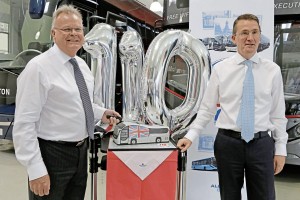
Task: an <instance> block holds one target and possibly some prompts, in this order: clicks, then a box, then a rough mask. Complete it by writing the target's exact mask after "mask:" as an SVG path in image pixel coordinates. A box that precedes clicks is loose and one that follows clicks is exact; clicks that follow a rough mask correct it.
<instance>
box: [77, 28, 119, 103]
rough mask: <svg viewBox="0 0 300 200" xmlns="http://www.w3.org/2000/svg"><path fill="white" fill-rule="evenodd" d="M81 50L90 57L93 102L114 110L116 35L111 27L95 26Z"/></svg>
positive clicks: (87, 35) (86, 37)
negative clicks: (93, 82)
mask: <svg viewBox="0 0 300 200" xmlns="http://www.w3.org/2000/svg"><path fill="white" fill-rule="evenodd" d="M83 48H84V49H85V50H86V51H87V52H88V53H90V54H91V55H92V58H93V59H92V67H91V68H92V69H91V70H92V72H93V74H94V77H95V88H94V102H95V103H98V104H99V105H103V106H104V107H105V108H108V109H114V108H115V83H116V68H117V54H116V50H117V35H116V31H115V28H114V27H112V26H111V25H108V24H105V23H100V24H96V25H95V26H94V27H93V28H92V29H91V30H90V32H88V33H87V34H86V36H85V43H84V45H83Z"/></svg>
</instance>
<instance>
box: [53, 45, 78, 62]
mask: <svg viewBox="0 0 300 200" xmlns="http://www.w3.org/2000/svg"><path fill="white" fill-rule="evenodd" d="M52 48H53V51H54V53H55V55H57V59H59V60H61V62H62V63H64V64H66V63H68V62H69V60H70V59H71V58H73V57H70V56H68V55H67V54H65V53H64V52H63V51H62V50H60V49H59V48H58V46H57V45H56V44H54V45H53V47H52ZM75 57H76V56H75ZM75 57H74V58H75Z"/></svg>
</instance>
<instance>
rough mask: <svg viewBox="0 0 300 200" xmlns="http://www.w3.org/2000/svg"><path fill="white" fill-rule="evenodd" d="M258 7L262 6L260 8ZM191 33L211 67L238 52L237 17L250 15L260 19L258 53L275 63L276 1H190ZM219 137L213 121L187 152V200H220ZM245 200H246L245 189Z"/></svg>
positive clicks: (243, 190) (244, 189)
mask: <svg viewBox="0 0 300 200" xmlns="http://www.w3.org/2000/svg"><path fill="white" fill-rule="evenodd" d="M257 5H259V6H257ZM189 6H190V7H189V29H190V32H191V34H192V35H193V36H195V37H196V38H199V39H200V40H202V42H203V44H204V45H205V46H206V47H207V49H208V50H209V53H210V56H211V64H212V66H211V67H213V66H214V65H215V64H216V63H218V62H220V61H222V60H223V59H225V58H227V57H230V56H232V55H233V54H235V53H236V51H237V48H236V46H235V45H234V44H233V43H232V41H231V35H232V27H233V22H234V20H235V19H236V18H237V16H239V15H241V14H244V13H251V14H254V15H256V16H258V18H259V20H260V26H261V30H262V37H261V43H260V45H259V48H258V52H259V54H260V56H261V57H264V58H267V59H270V60H273V40H274V39H273V38H274V1H271V0H266V1H260V0H253V1H251V4H249V2H248V1H246V0H226V1H224V0H210V1H203V0H190V5H189ZM216 134H217V128H216V127H215V125H214V120H212V121H211V123H209V124H208V125H207V127H206V129H205V130H204V131H203V132H202V133H201V134H200V135H199V137H198V138H197V139H196V140H195V141H194V142H193V144H192V146H191V147H190V149H189V150H188V160H187V186H186V194H187V196H186V199H188V200H199V199H209V200H218V199H220V191H219V189H220V188H219V183H218V173H217V166H216V161H215V158H214V152H213V144H214V140H215V137H216ZM242 199H243V200H245V199H247V195H246V187H245V185H244V187H243V188H242Z"/></svg>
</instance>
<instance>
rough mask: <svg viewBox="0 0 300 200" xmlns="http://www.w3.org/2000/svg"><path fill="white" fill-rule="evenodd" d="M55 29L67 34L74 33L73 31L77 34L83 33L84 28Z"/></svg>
mask: <svg viewBox="0 0 300 200" xmlns="http://www.w3.org/2000/svg"><path fill="white" fill-rule="evenodd" d="M55 29H57V30H60V31H62V32H65V33H72V32H73V30H74V31H75V32H76V33H82V32H83V28H55Z"/></svg>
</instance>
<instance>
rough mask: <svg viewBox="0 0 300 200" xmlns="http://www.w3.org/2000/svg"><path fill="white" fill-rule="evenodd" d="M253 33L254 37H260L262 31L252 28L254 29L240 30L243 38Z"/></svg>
mask: <svg viewBox="0 0 300 200" xmlns="http://www.w3.org/2000/svg"><path fill="white" fill-rule="evenodd" d="M250 34H251V35H252V36H253V37H258V36H259V35H260V31H259V30H252V31H247V30H245V31H242V32H240V33H239V34H238V35H239V36H240V37H241V38H248V37H249V35H250Z"/></svg>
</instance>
